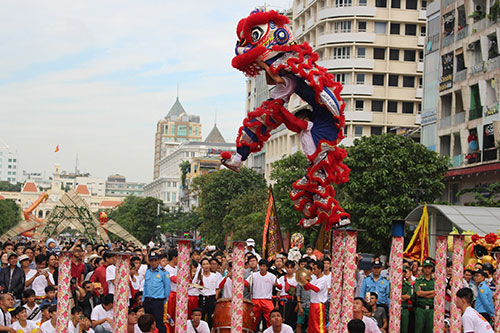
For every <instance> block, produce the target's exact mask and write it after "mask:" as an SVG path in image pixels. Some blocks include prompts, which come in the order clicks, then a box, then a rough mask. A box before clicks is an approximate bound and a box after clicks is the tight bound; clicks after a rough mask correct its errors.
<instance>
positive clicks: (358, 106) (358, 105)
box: [356, 99, 365, 111]
mask: <svg viewBox="0 0 500 333" xmlns="http://www.w3.org/2000/svg"><path fill="white" fill-rule="evenodd" d="M364 109H365V101H363V100H362V99H357V100H356V111H363V110H364Z"/></svg>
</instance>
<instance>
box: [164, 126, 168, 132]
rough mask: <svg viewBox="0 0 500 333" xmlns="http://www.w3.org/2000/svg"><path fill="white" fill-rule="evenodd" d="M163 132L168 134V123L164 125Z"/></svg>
mask: <svg viewBox="0 0 500 333" xmlns="http://www.w3.org/2000/svg"><path fill="white" fill-rule="evenodd" d="M165 134H168V125H165Z"/></svg>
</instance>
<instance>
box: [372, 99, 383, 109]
mask: <svg viewBox="0 0 500 333" xmlns="http://www.w3.org/2000/svg"><path fill="white" fill-rule="evenodd" d="M372 111H373V112H383V111H384V101H376V100H373V101H372Z"/></svg>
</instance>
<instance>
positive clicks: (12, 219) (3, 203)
mask: <svg viewBox="0 0 500 333" xmlns="http://www.w3.org/2000/svg"><path fill="white" fill-rule="evenodd" d="M19 221H21V207H19V205H18V204H16V202H15V201H14V200H10V199H7V200H0V235H2V234H4V233H5V232H7V231H8V230H9V229H10V228H12V227H13V226H15V225H16V224H17V223H19Z"/></svg>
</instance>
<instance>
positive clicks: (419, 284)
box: [415, 258, 435, 333]
mask: <svg viewBox="0 0 500 333" xmlns="http://www.w3.org/2000/svg"><path fill="white" fill-rule="evenodd" d="M422 269H423V272H424V274H423V275H422V276H421V277H419V278H418V279H417V281H415V294H416V296H417V300H416V309H415V332H417V333H420V332H432V328H433V325H434V322H433V318H434V282H435V280H434V277H433V276H432V273H433V271H434V262H433V261H432V260H431V259H430V258H427V259H425V260H424V262H423V264H422Z"/></svg>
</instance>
